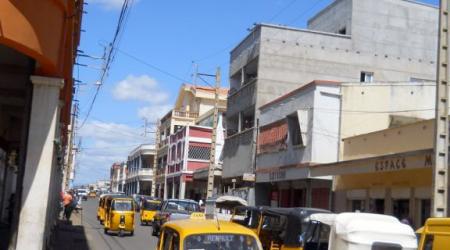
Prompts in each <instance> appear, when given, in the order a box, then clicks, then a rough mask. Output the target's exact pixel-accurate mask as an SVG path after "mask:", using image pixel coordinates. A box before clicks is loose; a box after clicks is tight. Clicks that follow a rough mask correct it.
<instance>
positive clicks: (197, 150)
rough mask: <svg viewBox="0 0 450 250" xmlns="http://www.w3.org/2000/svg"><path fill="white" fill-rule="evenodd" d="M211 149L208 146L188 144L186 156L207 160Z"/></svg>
mask: <svg viewBox="0 0 450 250" xmlns="http://www.w3.org/2000/svg"><path fill="white" fill-rule="evenodd" d="M210 151H211V149H210V148H209V147H199V146H189V152H188V158H189V159H197V160H209V155H210Z"/></svg>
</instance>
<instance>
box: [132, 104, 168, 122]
mask: <svg viewBox="0 0 450 250" xmlns="http://www.w3.org/2000/svg"><path fill="white" fill-rule="evenodd" d="M171 108H172V105H170V104H162V105H152V106H147V107H142V108H139V110H138V116H139V117H140V118H147V119H148V121H150V122H153V121H156V119H160V118H161V117H163V116H164V115H165V114H167V112H169V110H170V109H171Z"/></svg>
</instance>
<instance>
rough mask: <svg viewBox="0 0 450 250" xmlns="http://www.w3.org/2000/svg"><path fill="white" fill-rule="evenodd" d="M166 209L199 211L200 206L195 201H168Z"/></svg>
mask: <svg viewBox="0 0 450 250" xmlns="http://www.w3.org/2000/svg"><path fill="white" fill-rule="evenodd" d="M167 209H171V210H180V211H187V212H199V211H200V206H199V205H198V204H197V203H194V202H188V201H169V203H168V204H167Z"/></svg>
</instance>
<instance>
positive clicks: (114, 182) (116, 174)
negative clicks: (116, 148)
mask: <svg viewBox="0 0 450 250" xmlns="http://www.w3.org/2000/svg"><path fill="white" fill-rule="evenodd" d="M120 169H121V164H120V163H118V162H115V163H113V164H112V166H111V169H110V174H109V176H110V182H111V192H118V191H119V182H120V181H119V179H120Z"/></svg>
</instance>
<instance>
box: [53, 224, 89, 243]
mask: <svg viewBox="0 0 450 250" xmlns="http://www.w3.org/2000/svg"><path fill="white" fill-rule="evenodd" d="M50 249H55V250H58V249H67V250H72V249H73V250H75V249H76V250H89V249H90V247H89V244H88V240H87V238H86V233H85V230H84V227H83V226H82V225H73V224H72V223H71V222H70V221H64V220H59V221H58V223H57V226H56V227H55V231H54V232H53V239H52V244H51V247H50Z"/></svg>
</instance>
